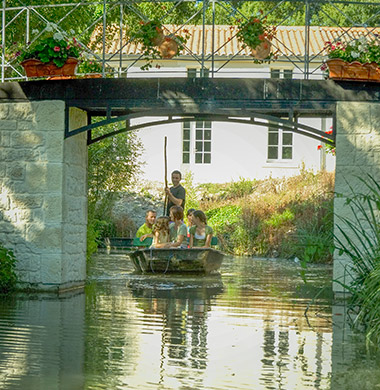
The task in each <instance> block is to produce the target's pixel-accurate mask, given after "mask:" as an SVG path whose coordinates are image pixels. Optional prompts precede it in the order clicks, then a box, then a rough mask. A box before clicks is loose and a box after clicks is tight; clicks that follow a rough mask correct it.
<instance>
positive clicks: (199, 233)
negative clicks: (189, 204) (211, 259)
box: [189, 210, 214, 248]
mask: <svg viewBox="0 0 380 390" xmlns="http://www.w3.org/2000/svg"><path fill="white" fill-rule="evenodd" d="M193 223H194V226H192V227H191V228H190V244H189V247H190V248H210V247H211V239H212V235H213V234H214V232H213V230H212V227H211V226H208V225H207V218H206V215H205V213H204V212H203V211H201V210H196V211H194V212H193Z"/></svg>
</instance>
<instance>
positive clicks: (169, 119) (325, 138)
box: [65, 109, 335, 146]
mask: <svg viewBox="0 0 380 390" xmlns="http://www.w3.org/2000/svg"><path fill="white" fill-rule="evenodd" d="M226 111H227V110H216V111H214V112H202V113H199V112H187V111H180V110H171V109H163V110H160V111H157V110H156V109H155V110H144V111H139V112H137V113H131V114H126V115H120V116H116V117H107V118H106V119H104V120H101V121H97V122H95V123H89V124H87V125H85V126H82V127H79V128H77V129H75V130H71V131H69V132H68V133H67V134H66V135H65V137H66V138H69V137H72V136H75V135H76V134H81V133H83V132H87V133H88V144H89V145H90V144H92V143H95V142H98V141H100V140H102V139H105V138H108V137H112V136H115V135H117V134H120V133H124V132H128V131H133V130H138V129H142V128H145V127H152V126H160V125H165V124H170V123H183V122H185V121H188V120H190V121H197V120H202V121H212V122H227V123H240V124H245V125H255V126H262V127H265V128H273V129H278V128H281V129H283V130H286V131H291V132H293V133H296V134H300V135H304V136H307V137H310V138H313V139H316V140H317V141H320V142H322V143H326V144H329V145H332V146H335V132H334V131H333V132H332V133H331V134H327V133H325V132H323V131H321V130H320V129H317V128H313V127H311V126H307V125H304V124H301V123H298V121H297V119H294V118H290V119H286V118H282V117H278V116H274V115H269V114H263V113H260V112H252V111H247V112H245V111H241V112H240V113H239V114H237V113H236V112H233V113H232V114H230V113H228V111H227V112H226ZM144 117H154V118H157V117H164V118H166V119H152V120H151V121H146V122H144V123H140V124H136V125H129V124H128V123H129V122H130V121H131V120H133V119H138V118H144ZM90 122H91V116H90ZM119 122H126V123H127V124H128V125H126V127H124V128H122V129H118V130H115V131H111V132H109V133H107V134H103V135H101V136H98V137H95V138H93V137H92V130H94V129H96V128H99V127H102V126H106V125H109V124H113V123H119Z"/></svg>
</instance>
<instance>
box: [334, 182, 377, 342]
mask: <svg viewBox="0 0 380 390" xmlns="http://www.w3.org/2000/svg"><path fill="white" fill-rule="evenodd" d="M358 179H359V180H360V181H361V182H362V184H363V185H364V187H365V189H366V191H367V192H366V193H360V194H355V193H354V190H353V188H352V187H350V189H351V192H352V196H351V197H349V198H347V200H346V205H347V206H348V207H349V208H350V210H351V215H352V216H351V217H350V218H348V217H337V218H338V221H340V223H338V224H337V229H338V232H339V234H335V235H334V238H335V241H336V247H337V249H338V250H339V254H340V255H343V254H344V255H346V257H348V258H349V259H350V260H351V262H350V264H349V266H348V267H346V271H347V272H348V273H349V275H350V277H351V279H352V281H351V282H350V283H349V284H343V283H342V282H340V281H339V280H338V281H337V282H338V283H341V284H342V285H343V286H344V287H345V288H347V290H349V291H350V292H351V294H352V296H351V298H350V301H349V304H350V309H351V310H352V311H353V312H354V313H355V314H356V318H355V325H357V326H358V327H359V326H360V327H362V326H364V328H365V329H366V333H367V340H368V341H369V342H373V343H374V344H378V342H379V341H380V221H379V216H380V184H379V183H377V181H376V180H375V179H374V178H373V177H372V176H371V175H368V177H367V178H366V180H365V179H363V178H358Z"/></svg>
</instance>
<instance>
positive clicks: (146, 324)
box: [0, 253, 380, 390]
mask: <svg viewBox="0 0 380 390" xmlns="http://www.w3.org/2000/svg"><path fill="white" fill-rule="evenodd" d="M305 276H306V279H307V280H308V283H307V284H306V285H305V284H303V282H302V279H301V277H300V274H299V268H298V266H297V265H295V264H292V263H289V262H284V261H268V260H257V259H255V260H253V259H240V258H239V259H229V260H227V261H226V262H225V264H224V265H223V268H222V270H221V275H213V276H208V277H202V276H198V277H197V276H190V277H183V276H174V275H164V276H160V275H150V276H147V275H135V274H133V270H132V267H131V265H130V263H129V261H128V260H127V259H126V257H125V255H124V254H122V253H114V254H110V255H106V254H99V255H98V256H96V258H95V260H94V262H93V263H92V264H91V266H90V269H89V280H88V284H87V286H86V289H85V292H82V293H75V294H71V295H65V296H63V297H51V296H41V295H39V296H35V297H29V296H28V297H25V296H20V297H18V298H17V299H14V300H12V301H0V388H1V389H2V390H8V389H10V390H11V389H12V390H13V389H28V390H29V389H32V390H35V389H36V390H37V389H38V390H40V389H41V390H50V389H59V390H61V389H65V390H66V389H67V390H83V389H85V390H95V389H96V390H97V389H110V390H114V389H123V390H124V389H128V390H129V389H144V390H145V389H148V390H149V389H160V390H161V389H162V390H166V389H181V390H182V389H197V390H198V389H200V390H202V389H207V390H216V389H228V390H229V389H239V390H242V389H255V390H256V389H285V390H291V389H330V388H331V389H333V390H346V389H357V388H368V389H374V388H376V387H375V386H376V385H377V384H378V383H379V377H380V369H379V367H378V362H379V361H380V360H376V359H374V357H373V355H372V356H371V358H372V360H371V359H370V358H369V357H366V355H365V350H364V349H363V348H361V347H362V346H363V345H364V344H363V343H362V341H358V339H355V338H354V336H353V335H351V334H348V333H347V328H346V326H345V321H344V316H343V315H338V314H344V308H341V307H338V306H334V307H333V313H331V307H332V305H331V290H329V288H326V294H324V295H321V296H320V297H319V299H318V300H316V301H315V302H314V303H313V304H312V305H310V307H309V311H308V313H309V317H308V318H305V316H304V311H305V308H306V307H307V305H308V304H309V303H310V302H311V298H312V297H313V296H315V293H316V291H318V289H319V288H320V286H322V285H327V286H329V285H330V284H331V282H330V281H331V268H330V267H323V266H322V267H311V268H310V269H309V270H308V271H307V273H306V275H305ZM339 321H340V322H341V323H339ZM333 331H334V336H333ZM356 374H361V375H356ZM359 377H360V378H361V380H359V379H358V378H359ZM354 384H356V385H357V387H355V386H354ZM359 385H361V386H359ZM366 386H367V387H366ZM370 386H372V387H370Z"/></svg>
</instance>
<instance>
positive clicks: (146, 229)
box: [136, 223, 152, 238]
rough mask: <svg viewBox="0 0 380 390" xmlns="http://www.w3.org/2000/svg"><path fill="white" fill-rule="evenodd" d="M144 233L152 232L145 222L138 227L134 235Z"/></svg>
mask: <svg viewBox="0 0 380 390" xmlns="http://www.w3.org/2000/svg"><path fill="white" fill-rule="evenodd" d="M145 234H152V228H150V227H148V226H147V225H146V223H144V225H142V226H140V227H139V230H137V232H136V237H138V238H140V237H142V236H144V235H145Z"/></svg>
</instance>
